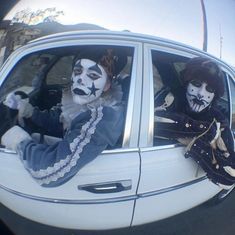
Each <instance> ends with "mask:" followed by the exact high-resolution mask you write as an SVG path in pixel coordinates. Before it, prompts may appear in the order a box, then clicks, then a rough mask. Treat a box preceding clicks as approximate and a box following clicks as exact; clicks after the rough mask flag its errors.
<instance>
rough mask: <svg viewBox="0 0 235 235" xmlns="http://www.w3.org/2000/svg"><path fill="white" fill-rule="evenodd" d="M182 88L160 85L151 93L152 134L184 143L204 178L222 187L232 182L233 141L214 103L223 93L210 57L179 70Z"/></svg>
mask: <svg viewBox="0 0 235 235" xmlns="http://www.w3.org/2000/svg"><path fill="white" fill-rule="evenodd" d="M181 79H182V83H183V84H182V87H180V88H178V89H175V90H171V89H170V88H168V87H164V88H163V89H162V90H160V91H159V92H158V93H157V94H156V96H155V122H156V125H155V130H154V133H155V137H156V138H164V139H172V140H178V141H179V142H180V143H182V144H184V145H186V151H185V157H186V158H188V157H191V158H193V159H194V160H195V161H196V162H197V163H198V164H199V165H200V166H201V167H202V169H203V170H204V171H205V172H206V173H207V176H208V178H209V179H210V180H211V181H212V182H213V183H215V184H217V185H219V186H220V187H222V188H225V189H230V188H231V187H233V186H234V183H235V153H234V140H233V136H232V132H231V130H230V128H229V122H228V120H227V118H226V117H225V116H224V114H223V113H222V110H221V108H220V107H218V105H217V104H216V101H217V99H218V98H220V97H221V96H223V93H224V83H223V80H224V78H223V73H222V71H221V69H220V67H219V66H218V65H217V64H216V63H215V62H214V61H212V60H210V59H208V58H204V57H196V58H193V59H191V60H189V61H188V62H187V63H186V67H185V69H184V70H183V71H182V73H181Z"/></svg>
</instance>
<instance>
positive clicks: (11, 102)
mask: <svg viewBox="0 0 235 235" xmlns="http://www.w3.org/2000/svg"><path fill="white" fill-rule="evenodd" d="M22 100H25V101H27V102H28V95H27V94H26V93H24V92H23V91H15V92H11V93H9V94H8V95H7V97H6V99H5V100H4V101H3V104H4V105H6V106H7V107H9V108H11V109H15V110H19V104H20V103H21V101H22Z"/></svg>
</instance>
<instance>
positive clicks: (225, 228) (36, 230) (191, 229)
mask: <svg viewBox="0 0 235 235" xmlns="http://www.w3.org/2000/svg"><path fill="white" fill-rule="evenodd" d="M176 203H177V202H176ZM211 204H212V203H211V202H207V203H204V204H202V205H200V206H198V207H195V208H193V209H191V210H189V211H186V212H184V213H181V214H179V215H176V216H173V217H170V218H168V219H164V220H161V221H158V222H154V223H150V224H146V225H141V226H136V227H132V228H125V229H116V230H108V231H82V230H67V229H59V228H54V227H48V226H45V225H42V224H39V223H35V222H32V221H29V220H26V219H24V218H22V217H20V216H19V215H17V214H15V213H13V212H11V211H10V210H8V209H7V208H6V207H4V206H2V205H0V220H2V221H3V222H4V223H5V224H6V225H7V227H8V228H9V229H10V230H11V231H12V233H9V234H8V233H6V232H5V233H3V232H1V233H0V234H1V235H12V234H15V235H42V234H43V235H152V234H154V235H189V234H190V235H234V234H235V190H234V191H233V192H232V193H231V194H230V195H229V196H228V197H227V198H226V199H225V200H224V201H223V202H221V203H219V204H217V205H211ZM3 228H4V227H3Z"/></svg>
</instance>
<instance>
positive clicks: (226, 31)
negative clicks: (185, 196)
mask: <svg viewBox="0 0 235 235" xmlns="http://www.w3.org/2000/svg"><path fill="white" fill-rule="evenodd" d="M204 3H205V7H206V15H207V23H208V52H209V53H210V54H213V55H214V56H217V57H218V58H220V57H221V58H222V59H223V60H224V61H226V62H227V63H229V64H231V65H232V66H235V43H234V41H235V40H234V38H235V20H234V19H235V0H204ZM47 7H56V10H62V11H63V12H64V15H63V16H61V17H59V18H58V21H59V22H60V23H62V24H78V23H91V24H96V25H99V26H101V27H104V28H107V29H110V30H117V31H122V30H129V31H131V32H135V33H143V34H149V35H154V36H158V37H163V38H167V39H171V40H174V41H178V42H182V43H185V44H187V45H190V46H193V47H196V48H199V49H202V46H203V26H202V25H203V24H202V23H203V21H202V10H201V2H200V0H144V1H136V0H50V1H48V0H40V1H38V0H21V1H20V2H19V3H18V4H16V5H15V7H14V8H13V9H12V11H11V12H9V14H8V15H7V16H6V18H5V19H11V18H12V17H13V16H14V14H15V13H16V12H18V11H20V10H23V9H27V8H28V9H30V10H32V11H36V10H38V9H45V8H47ZM221 45H222V50H221V49H220V48H221Z"/></svg>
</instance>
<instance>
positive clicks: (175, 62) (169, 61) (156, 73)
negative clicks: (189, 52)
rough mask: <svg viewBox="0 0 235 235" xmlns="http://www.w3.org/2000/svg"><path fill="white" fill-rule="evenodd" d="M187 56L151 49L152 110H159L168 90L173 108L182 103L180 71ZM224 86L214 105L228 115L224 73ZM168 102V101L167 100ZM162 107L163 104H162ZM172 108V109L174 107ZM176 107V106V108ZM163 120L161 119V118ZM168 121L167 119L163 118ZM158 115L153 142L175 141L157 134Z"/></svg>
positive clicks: (164, 102) (165, 142) (168, 142)
mask: <svg viewBox="0 0 235 235" xmlns="http://www.w3.org/2000/svg"><path fill="white" fill-rule="evenodd" d="M188 60H189V58H187V57H184V56H180V55H176V54H170V53H165V52H160V51H152V64H153V83H154V84H153V86H154V106H155V107H154V110H155V111H156V110H159V109H158V108H159V103H160V105H164V104H166V96H165V95H163V94H164V92H166V93H165V94H168V92H169V91H170V92H171V93H172V94H173V97H174V98H173V99H174V108H175V107H178V108H179V107H180V106H181V104H182V99H183V98H182V97H183V96H182V92H184V89H183V87H182V84H183V83H182V81H181V72H182V71H183V70H184V68H185V65H186V62H187V61H188ZM224 78H225V79H224V87H225V92H224V95H223V97H221V98H219V99H218V100H217V102H216V104H214V105H216V106H217V107H218V108H219V110H220V111H221V112H222V113H223V114H224V115H225V116H226V117H229V97H228V87H227V83H226V76H225V74H224ZM167 102H168V101H167ZM162 107H163V106H162ZM163 108H164V107H163ZM174 108H173V109H174ZM176 109H177V108H176ZM161 121H163V119H161ZM165 121H166V122H168V121H169V120H165ZM157 128H158V117H157V116H156V115H155V117H154V139H153V144H154V145H155V146H156V145H157V146H158V145H167V144H174V143H177V141H176V140H175V139H171V140H170V139H166V138H165V139H164V138H162V137H161V138H160V137H159V136H158V133H159V132H158V130H159V129H157Z"/></svg>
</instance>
